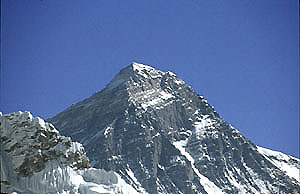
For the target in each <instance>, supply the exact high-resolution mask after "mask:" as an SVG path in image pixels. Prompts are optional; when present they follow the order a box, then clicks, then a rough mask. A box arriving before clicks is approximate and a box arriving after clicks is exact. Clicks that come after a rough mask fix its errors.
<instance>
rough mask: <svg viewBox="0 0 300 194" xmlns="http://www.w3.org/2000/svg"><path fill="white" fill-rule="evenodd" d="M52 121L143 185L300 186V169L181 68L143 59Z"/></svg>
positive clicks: (261, 189)
mask: <svg viewBox="0 0 300 194" xmlns="http://www.w3.org/2000/svg"><path fill="white" fill-rule="evenodd" d="M203 84H205V83H203ZM49 121H50V122H52V123H53V124H54V125H55V126H56V127H57V128H58V129H60V130H61V133H62V134H64V135H66V136H71V137H72V139H74V140H75V141H79V142H80V143H82V144H83V145H84V147H85V149H86V151H87V155H88V157H89V158H90V160H91V165H92V166H93V167H96V168H103V169H106V170H113V171H116V172H118V173H119V174H120V175H121V176H122V178H124V179H125V180H126V182H127V183H128V184H130V185H131V186H132V187H133V188H135V189H136V191H138V192H139V193H146V192H148V193H151V194H152V193H154V194H155V193H297V192H298V191H299V190H300V184H299V177H298V180H297V177H295V176H291V173H289V172H290V171H291V170H290V171H289V170H284V169H282V168H280V167H279V166H280V165H276V164H275V163H276V162H274V161H275V160H276V161H279V162H281V161H282V160H281V159H276V156H270V155H268V154H263V153H262V152H261V151H260V149H258V148H257V147H256V146H255V145H254V144H253V143H251V142H250V141H249V140H248V139H247V138H245V137H244V136H243V135H241V134H240V132H239V131H237V130H236V129H234V128H233V127H232V126H230V125H229V124H228V123H227V122H226V121H224V120H223V119H222V118H220V116H219V115H218V113H217V112H216V111H215V110H214V108H213V107H212V106H211V105H210V104H208V102H207V100H206V99H205V98H204V97H202V96H199V95H197V94H196V93H195V92H194V91H193V89H192V88H191V87H189V86H188V85H186V84H185V82H184V81H182V80H181V79H179V78H178V77H177V76H176V75H175V74H174V73H172V72H162V71H159V70H156V69H154V68H152V67H150V66H146V65H143V64H137V63H133V64H132V65H130V66H128V67H126V68H125V69H123V70H121V71H120V73H119V74H118V75H117V76H116V77H115V78H114V79H113V80H112V81H111V82H110V83H109V84H108V85H107V87H106V88H105V89H103V90H102V91H100V92H98V93H96V94H94V95H93V96H91V97H90V98H88V99H85V100H83V101H82V102H80V103H78V104H75V105H72V106H71V107H70V108H68V109H67V110H66V111H64V112H62V113H60V114H58V115H57V116H55V117H53V118H51V119H49ZM259 151H260V152H259ZM266 152H267V151H266ZM272 157H273V158H272ZM274 158H275V159H274ZM272 161H273V162H272ZM297 161H299V160H298V159H295V158H289V159H288V161H287V162H286V164H287V165H286V168H289V167H291V168H292V169H293V170H292V171H294V170H295V169H299V166H298V165H297ZM288 171H289V172H288Z"/></svg>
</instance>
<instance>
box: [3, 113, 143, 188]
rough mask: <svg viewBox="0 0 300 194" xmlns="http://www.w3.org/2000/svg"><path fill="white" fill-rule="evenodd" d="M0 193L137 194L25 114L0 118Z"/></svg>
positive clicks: (75, 145)
mask: <svg viewBox="0 0 300 194" xmlns="http://www.w3.org/2000/svg"><path fill="white" fill-rule="evenodd" d="M0 135H1V136H0V137H1V157H0V159H1V193H2V192H7V193H13V192H15V193H23V194H27V193H28V194H44V193H45V194H46V193H57V194H58V193H70V194H71V193H73V194H77V193H78V194H79V193H82V194H100V193H128V194H131V193H137V192H136V191H135V190H134V189H133V188H132V187H131V186H130V185H128V184H126V182H125V181H124V180H122V179H121V177H120V176H119V175H118V174H116V173H115V172H112V171H110V172H106V171H105V170H103V169H95V168H89V160H88V158H87V156H86V154H85V150H84V148H83V146H82V145H81V144H80V143H77V142H72V141H71V139H70V138H69V137H64V136H61V135H60V134H59V133H58V131H57V130H56V129H55V128H54V126H53V125H51V124H50V123H47V122H44V120H42V119H41V118H39V117H36V118H33V117H32V115H31V114H30V113H29V112H17V113H13V114H8V115H3V116H2V115H1V117H0Z"/></svg>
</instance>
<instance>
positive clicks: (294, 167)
mask: <svg viewBox="0 0 300 194" xmlns="http://www.w3.org/2000/svg"><path fill="white" fill-rule="evenodd" d="M257 151H258V152H259V153H261V154H262V155H264V156H265V157H266V158H267V159H268V160H269V161H270V162H271V163H272V164H274V165H275V166H276V167H278V168H279V169H280V170H282V171H283V172H285V173H286V174H287V175H288V176H290V177H291V178H294V179H296V180H297V181H298V182H300V160H299V159H297V158H295V157H292V156H289V155H286V154H283V153H281V152H277V151H273V150H269V149H266V148H262V147H259V146H257Z"/></svg>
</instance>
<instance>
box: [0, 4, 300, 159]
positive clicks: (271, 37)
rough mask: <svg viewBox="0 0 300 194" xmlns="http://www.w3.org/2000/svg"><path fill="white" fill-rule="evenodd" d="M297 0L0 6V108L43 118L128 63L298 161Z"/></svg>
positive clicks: (99, 85)
mask: <svg viewBox="0 0 300 194" xmlns="http://www.w3.org/2000/svg"><path fill="white" fill-rule="evenodd" d="M298 9H299V4H298V1H297V0H255V1H253V0H243V1H241V0H235V1H232V0H219V1H217V0H209V1H208V0H163V1H161V0H160V1H149V0H148V1H146V0H134V1H133V0H128V1H124V0H119V1H116V0H110V1H108V0H89V1H85V0H77V1H76V0H26V1H24V0H2V1H1V107H0V110H1V111H2V112H4V113H10V112H14V111H17V110H29V111H31V112H32V113H33V114H34V115H35V116H41V117H42V118H49V117H52V116H54V115H55V114H57V113H59V112H61V111H63V110H64V109H66V108H67V107H68V106H70V105H71V104H72V103H76V102H79V101H80V100H83V99H84V98H87V97H89V96H91V95H92V94H93V93H95V92H97V91H100V90H101V89H103V88H104V87H105V86H106V84H107V83H108V82H109V81H110V80H111V79H112V78H113V77H114V75H116V74H117V73H118V72H119V70H120V69H121V68H123V67H125V66H127V65H129V64H130V63H131V62H133V61H137V62H140V63H145V64H149V65H152V66H153V67H155V68H158V69H161V70H163V71H167V70H171V71H173V72H174V73H176V74H177V76H179V77H180V78H182V79H183V80H185V82H186V83H188V84H189V85H190V86H191V87H192V88H193V89H194V90H195V91H196V92H197V93H199V94H201V95H203V96H204V97H206V98H207V99H208V101H209V103H210V104H212V105H213V106H214V107H215V109H216V111H217V112H219V114H220V115H221V116H222V117H223V118H224V119H225V120H226V121H228V122H229V123H231V124H232V125H233V126H234V127H236V128H237V129H238V130H239V131H241V132H242V134H243V135H245V136H246V137H248V138H249V139H250V140H251V141H252V142H254V143H255V144H258V145H260V146H263V147H267V148H271V149H273V150H279V151H282V152H285V153H288V154H291V155H294V156H297V157H299V53H298V52H299V47H298V46H299V41H298V34H299V30H298V29H299V26H298V22H299V19H298V16H299V13H298Z"/></svg>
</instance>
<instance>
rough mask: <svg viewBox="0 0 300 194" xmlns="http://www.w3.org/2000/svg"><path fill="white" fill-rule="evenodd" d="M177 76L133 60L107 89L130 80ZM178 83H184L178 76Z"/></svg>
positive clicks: (136, 81)
mask: <svg viewBox="0 0 300 194" xmlns="http://www.w3.org/2000/svg"><path fill="white" fill-rule="evenodd" d="M166 76H168V77H176V75H175V74H174V73H172V72H170V71H168V72H163V71H160V70H157V69H155V68H154V67H151V66H149V65H145V64H141V63H137V62H133V63H132V64H131V65H129V66H127V67H125V68H124V69H122V70H121V71H120V72H119V73H118V74H117V75H116V76H115V77H114V78H113V80H112V81H111V82H110V83H109V84H108V86H107V89H108V90H111V89H114V88H117V87H118V86H120V85H122V84H123V83H126V82H127V83H128V82H131V83H133V82H135V83H141V82H145V81H146V82H149V81H150V82H151V80H156V79H162V78H163V77H166ZM175 81H177V83H184V82H183V81H182V80H179V79H178V78H177V77H176V80H175Z"/></svg>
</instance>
